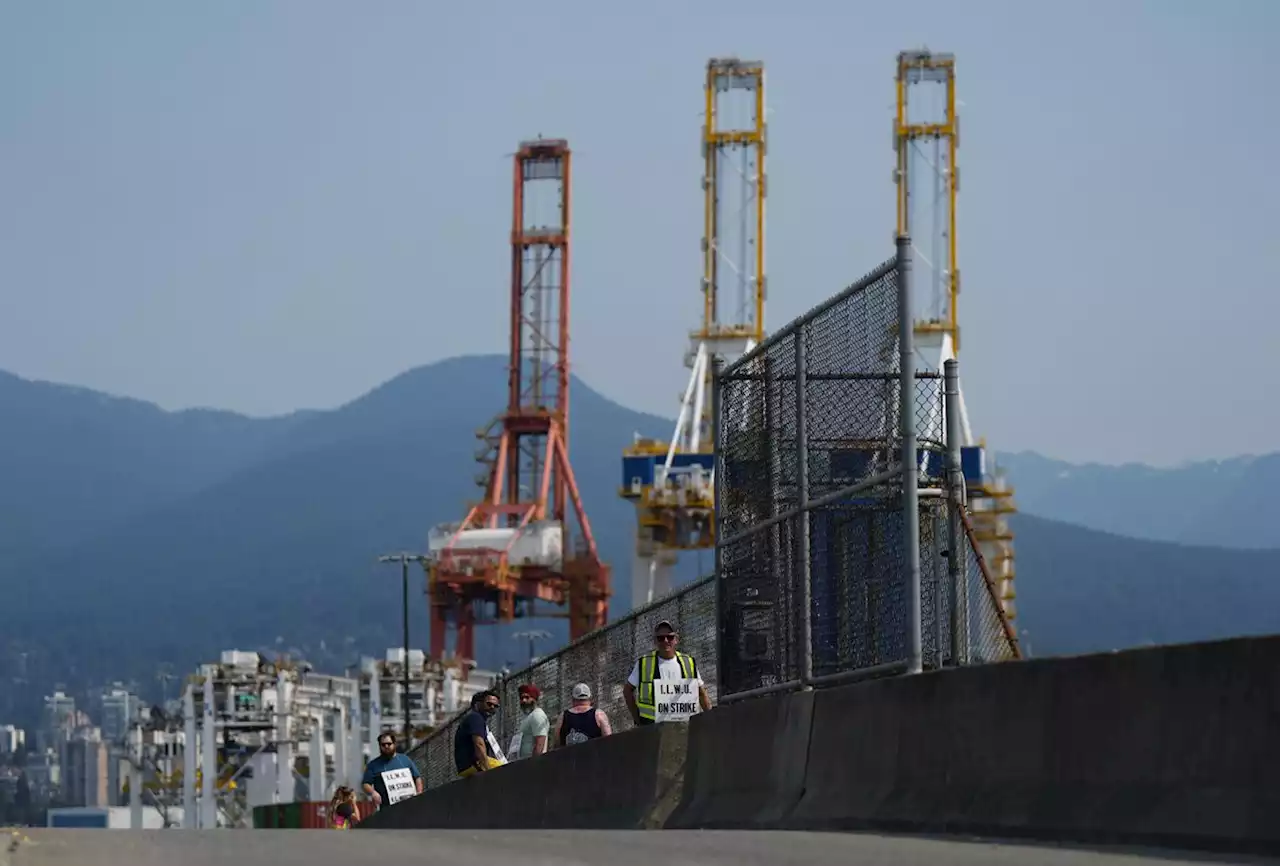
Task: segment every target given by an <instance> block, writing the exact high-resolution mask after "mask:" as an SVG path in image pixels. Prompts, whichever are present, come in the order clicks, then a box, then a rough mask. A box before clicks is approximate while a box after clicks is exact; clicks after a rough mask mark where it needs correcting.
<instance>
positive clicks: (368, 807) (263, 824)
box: [253, 800, 374, 830]
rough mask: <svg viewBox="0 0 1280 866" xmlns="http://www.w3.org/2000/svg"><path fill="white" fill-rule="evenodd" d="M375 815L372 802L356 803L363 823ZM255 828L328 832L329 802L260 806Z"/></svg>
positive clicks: (357, 812)
mask: <svg viewBox="0 0 1280 866" xmlns="http://www.w3.org/2000/svg"><path fill="white" fill-rule="evenodd" d="M373 813H374V808H373V803H372V802H370V801H368V800H357V801H356V814H357V815H359V817H360V820H361V821H363V820H365V819H366V818H368V817H369V816H370V815H372V814H373ZM253 826H254V827H255V828H256V829H260V830H281V829H288V830H328V829H329V801H328V800H324V801H322V802H301V803H278V804H274V805H269V806H258V807H256V808H254V810H253Z"/></svg>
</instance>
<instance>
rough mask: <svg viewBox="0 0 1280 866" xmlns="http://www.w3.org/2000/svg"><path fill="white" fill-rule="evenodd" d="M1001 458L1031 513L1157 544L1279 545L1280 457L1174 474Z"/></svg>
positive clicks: (1196, 466) (1030, 455)
mask: <svg viewBox="0 0 1280 866" xmlns="http://www.w3.org/2000/svg"><path fill="white" fill-rule="evenodd" d="M998 457H999V462H1000V464H1001V465H1002V466H1004V467H1005V468H1006V469H1008V471H1009V478H1010V480H1011V481H1012V482H1013V486H1014V488H1015V491H1016V494H1015V498H1016V500H1017V502H1018V506H1019V508H1020V509H1021V510H1022V511H1024V512H1026V513H1029V514H1035V515H1038V516H1041V517H1048V518H1051V519H1053V520H1062V521H1066V522H1068V523H1075V524H1078V525H1080V526H1085V527H1088V528H1091V529H1099V530H1102V531H1105V532H1114V533H1118V534H1120V535H1128V536H1132V537H1134V538H1147V539H1152V540H1154V541H1176V542H1181V543H1184V544H1203V545H1213V546H1219V547H1237V548H1244V549H1263V548H1277V547H1280V521H1277V520H1275V519H1274V518H1273V516H1272V511H1273V509H1272V508H1271V507H1270V503H1269V502H1264V501H1263V495H1264V492H1269V491H1271V490H1274V489H1276V487H1277V485H1280V454H1268V455H1265V456H1262V457H1236V458H1233V459H1231V460H1209V461H1202V462H1199V463H1191V464H1187V465H1185V466H1180V467H1177V468H1173V469H1158V468H1154V467H1151V466H1144V465H1141V464H1134V463H1130V464H1125V465H1123V466H1104V465H1100V464H1096V463H1090V464H1085V465H1075V464H1071V463H1064V462H1062V461H1060V460H1053V459H1050V458H1048V457H1042V456H1041V455H1039V454H1036V453H1034V452H1021V453H1017V454H1000V455H998Z"/></svg>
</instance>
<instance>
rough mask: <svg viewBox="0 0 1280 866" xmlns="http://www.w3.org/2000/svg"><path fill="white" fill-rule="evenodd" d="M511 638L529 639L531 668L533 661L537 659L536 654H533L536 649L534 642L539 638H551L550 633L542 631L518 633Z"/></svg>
mask: <svg viewBox="0 0 1280 866" xmlns="http://www.w3.org/2000/svg"><path fill="white" fill-rule="evenodd" d="M511 637H513V638H514V639H516V640H520V639H521V638H528V639H529V664H530V666H532V665H533V662H534V660H535V659H537V657H538V656H537V653H536V652H535V649H536V645H535V641H537V640H539V639H540V638H547V637H551V632H549V631H542V630H533V631H518V632H516V633H515V634H513V635H512V636H511Z"/></svg>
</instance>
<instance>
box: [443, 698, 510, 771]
mask: <svg viewBox="0 0 1280 866" xmlns="http://www.w3.org/2000/svg"><path fill="white" fill-rule="evenodd" d="M500 706H501V701H500V699H499V698H498V693H497V692H494V691H491V690H488V689H486V690H485V691H483V692H477V693H476V694H474V695H472V696H471V710H470V712H468V713H467V714H466V715H465V716H463V717H462V721H461V722H459V723H458V729H457V731H456V732H455V733H454V735H453V762H454V767H455V769H457V771H458V776H459V777H460V778H463V779H465V778H467V777H468V776H474V775H475V774H476V773H485V772H488V771H489V770H496V769H497V768H498V767H501V766H502V765H503V764H505V763H506V762H507V759H506V756H505V755H504V754H503V753H502V747H501V746H499V745H498V740H497V738H496V737H494V735H493V732H492V731H490V730H489V719H491V718H493V717H494V715H496V714H497V712H498V708H499V707H500Z"/></svg>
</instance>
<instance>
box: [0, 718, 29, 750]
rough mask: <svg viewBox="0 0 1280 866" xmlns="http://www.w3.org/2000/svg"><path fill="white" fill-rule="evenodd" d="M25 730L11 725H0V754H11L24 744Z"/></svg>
mask: <svg viewBox="0 0 1280 866" xmlns="http://www.w3.org/2000/svg"><path fill="white" fill-rule="evenodd" d="M26 742H27V732H26V731H24V730H23V729H22V728H18V727H14V726H13V725H0V755H12V754H13V753H14V752H16V751H18V750H19V749H21V748H22V747H23V746H25V745H26Z"/></svg>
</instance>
